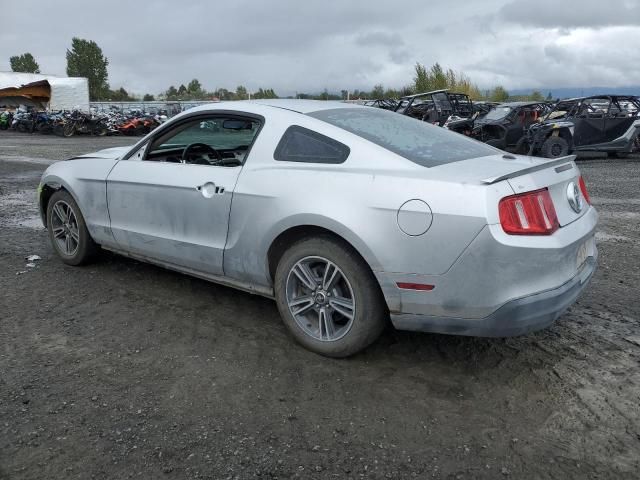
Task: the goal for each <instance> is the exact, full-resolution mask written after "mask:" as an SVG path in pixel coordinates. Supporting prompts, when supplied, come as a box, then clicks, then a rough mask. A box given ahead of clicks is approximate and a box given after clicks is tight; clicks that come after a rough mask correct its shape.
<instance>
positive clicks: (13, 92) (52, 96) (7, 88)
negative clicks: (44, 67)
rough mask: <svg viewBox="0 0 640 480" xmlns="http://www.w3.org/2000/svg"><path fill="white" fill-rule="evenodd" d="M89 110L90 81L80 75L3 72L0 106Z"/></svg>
mask: <svg viewBox="0 0 640 480" xmlns="http://www.w3.org/2000/svg"><path fill="white" fill-rule="evenodd" d="M18 105H27V106H34V107H36V108H42V109H46V110H53V111H56V110H76V109H77V110H83V111H88V110H89V82H88V81H87V79H86V78H80V77H56V76H53V75H40V74H36V73H16V72H0V107H1V106H14V107H15V106H18Z"/></svg>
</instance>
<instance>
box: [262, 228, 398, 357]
mask: <svg viewBox="0 0 640 480" xmlns="http://www.w3.org/2000/svg"><path fill="white" fill-rule="evenodd" d="M274 289H275V294H276V301H277V303H278V309H279V310H280V315H281V316H282V319H283V321H284V323H285V325H286V326H287V328H288V329H289V331H290V332H291V333H292V335H293V336H294V337H295V338H296V340H297V341H298V342H299V343H301V344H302V345H303V346H305V347H306V348H308V349H309V350H311V351H313V352H316V353H319V354H321V355H325V356H328V357H347V356H349V355H353V354H355V353H357V352H359V351H361V350H363V349H364V348H366V347H367V346H369V345H370V344H371V343H373V342H374V341H375V340H376V339H377V338H378V336H379V335H380V333H381V332H382V330H383V329H384V327H385V325H386V323H387V320H388V311H387V307H386V304H385V302H384V298H383V297H382V293H381V292H380V287H379V285H378V283H377V281H376V279H375V277H374V276H373V273H372V272H371V270H370V269H369V267H368V266H367V265H366V263H365V262H364V261H363V260H362V258H360V256H359V255H358V254H357V253H356V252H354V251H353V250H352V249H350V248H348V247H347V246H345V245H343V244H342V243H341V242H338V241H337V240H334V239H333V238H330V237H317V238H310V239H306V240H301V241H299V242H297V243H295V244H294V245H293V246H291V247H290V248H289V249H288V250H287V251H286V252H285V253H284V255H283V256H282V258H281V260H280V262H279V263H278V267H277V269H276V275H275V285H274Z"/></svg>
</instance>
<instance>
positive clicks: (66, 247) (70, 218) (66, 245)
mask: <svg viewBox="0 0 640 480" xmlns="http://www.w3.org/2000/svg"><path fill="white" fill-rule="evenodd" d="M51 232H52V234H53V240H54V241H55V242H56V245H57V247H58V250H59V251H60V252H62V253H63V254H65V255H67V256H69V257H71V256H73V255H74V254H75V253H76V252H77V251H78V247H79V246H80V229H79V228H78V220H77V218H76V214H75V213H74V212H73V209H72V208H71V206H70V205H69V204H68V203H67V202H65V201H63V200H58V201H57V202H56V203H55V204H54V205H53V208H52V212H51Z"/></svg>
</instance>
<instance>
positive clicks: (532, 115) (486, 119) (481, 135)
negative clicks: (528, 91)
mask: <svg viewBox="0 0 640 480" xmlns="http://www.w3.org/2000/svg"><path fill="white" fill-rule="evenodd" d="M549 110H551V104H550V103H547V102H507V103H501V104H498V105H496V106H494V108H493V110H490V111H489V112H487V113H486V114H485V115H484V116H481V117H478V118H476V119H475V121H474V124H473V128H472V131H471V137H473V138H475V139H476V140H480V141H481V142H485V143H487V144H488V145H491V146H494V147H496V148H499V149H501V150H506V151H510V152H515V153H519V154H527V153H528V152H529V143H528V137H527V131H528V130H529V127H530V126H531V125H533V124H534V123H536V122H538V121H539V120H540V119H541V118H542V117H544V116H545V115H546V114H547V112H549Z"/></svg>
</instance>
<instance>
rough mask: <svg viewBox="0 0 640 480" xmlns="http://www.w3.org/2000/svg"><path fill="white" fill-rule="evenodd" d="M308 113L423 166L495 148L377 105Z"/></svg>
mask: <svg viewBox="0 0 640 480" xmlns="http://www.w3.org/2000/svg"><path fill="white" fill-rule="evenodd" d="M309 116H311V117H314V118H317V119H319V120H322V121H325V122H327V123H330V124H331V125H335V126H336V127H340V128H342V129H343V130H347V131H348V132H351V133H353V134H355V135H358V136H359V137H362V138H364V139H366V140H369V141H370V142H372V143H375V144H376V145H379V146H381V147H383V148H386V149H387V150H389V151H391V152H393V153H396V154H398V155H401V156H403V157H404V158H406V159H407V160H411V161H412V162H414V163H417V164H418V165H421V166H423V167H437V166H438V165H444V164H445V163H451V162H457V161H460V160H467V159H469V158H475V157H486V156H489V155H495V154H496V150H495V149H494V148H492V147H490V146H488V145H485V144H484V143H480V142H478V141H476V140H472V139H470V138H468V137H465V136H464V135H460V134H459V133H455V132H452V131H450V130H446V129H444V128H441V127H436V126H434V125H430V124H429V123H427V122H422V121H420V120H416V119H414V118H410V117H407V116H406V115H398V114H397V113H393V112H388V111H385V110H380V109H374V108H336V109H330V110H320V111H317V112H312V113H310V114H309Z"/></svg>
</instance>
